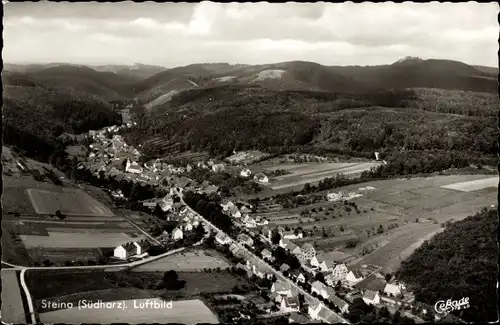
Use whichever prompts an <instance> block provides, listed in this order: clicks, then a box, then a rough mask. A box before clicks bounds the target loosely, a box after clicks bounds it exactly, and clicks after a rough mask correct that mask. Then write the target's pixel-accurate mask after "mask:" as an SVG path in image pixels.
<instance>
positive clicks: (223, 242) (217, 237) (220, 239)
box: [215, 232, 232, 245]
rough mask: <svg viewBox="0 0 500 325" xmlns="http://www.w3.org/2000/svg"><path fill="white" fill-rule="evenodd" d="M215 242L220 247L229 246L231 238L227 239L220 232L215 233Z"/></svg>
mask: <svg viewBox="0 0 500 325" xmlns="http://www.w3.org/2000/svg"><path fill="white" fill-rule="evenodd" d="M215 241H217V242H218V243H219V244H221V245H226V244H230V243H231V242H232V240H231V238H229V237H228V236H226V235H225V234H224V233H222V232H219V233H217V235H215Z"/></svg>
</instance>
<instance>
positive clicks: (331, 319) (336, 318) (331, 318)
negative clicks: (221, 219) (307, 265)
mask: <svg viewBox="0 0 500 325" xmlns="http://www.w3.org/2000/svg"><path fill="white" fill-rule="evenodd" d="M174 191H175V192H176V194H177V195H178V196H179V198H180V201H181V203H182V204H184V205H185V206H186V207H187V208H188V209H189V210H190V211H191V212H192V213H194V214H196V215H198V216H199V217H200V218H201V219H202V220H203V221H204V222H205V224H207V225H208V226H209V227H210V228H212V229H214V230H216V231H217V232H220V233H223V234H224V235H226V236H227V237H228V238H231V236H229V235H228V234H226V233H225V232H223V231H222V230H220V229H219V228H217V227H216V226H215V225H213V224H212V223H211V222H209V221H208V220H207V219H205V217H203V216H202V215H200V214H199V213H198V212H196V211H194V210H193V209H192V208H191V207H190V206H189V205H188V204H186V202H184V198H183V195H182V190H180V191H179V190H177V189H175V190H174ZM231 240H232V242H233V243H234V244H235V245H236V246H237V247H238V248H239V249H241V250H242V251H244V252H245V254H246V255H247V256H251V257H252V258H253V259H254V260H256V261H258V262H259V263H261V264H262V265H265V266H266V267H267V268H268V269H269V270H271V272H272V273H273V274H274V275H275V276H276V279H278V280H280V281H284V282H288V283H289V284H290V285H291V286H292V287H294V288H295V289H297V291H298V292H300V293H302V294H303V295H304V298H306V299H307V300H308V301H313V302H315V303H321V301H319V300H318V299H317V298H315V297H313V296H312V295H311V294H309V293H308V292H306V291H304V290H303V289H302V288H301V287H299V286H298V285H296V284H295V283H294V282H293V281H291V280H290V279H289V278H287V277H285V276H284V275H283V273H281V272H279V271H277V270H276V269H275V268H274V267H272V266H271V265H269V264H268V263H266V262H265V261H264V260H262V259H261V258H260V257H258V256H257V255H255V254H254V253H253V252H251V251H250V250H248V249H247V248H246V247H245V246H243V245H242V244H240V243H238V242H237V241H236V240H234V239H233V238H231ZM322 305H323V306H324V307H323V308H325V309H326V310H327V311H328V312H329V314H330V315H328V317H326V318H327V319H326V318H325V319H323V321H325V322H327V323H344V324H350V323H349V321H347V320H346V319H344V318H343V317H341V316H340V315H339V314H337V313H336V312H334V311H333V310H331V309H330V308H328V307H327V306H325V304H322Z"/></svg>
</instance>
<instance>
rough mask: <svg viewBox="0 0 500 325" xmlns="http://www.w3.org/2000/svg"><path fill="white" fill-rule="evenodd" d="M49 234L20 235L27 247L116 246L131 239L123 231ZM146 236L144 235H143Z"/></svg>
mask: <svg viewBox="0 0 500 325" xmlns="http://www.w3.org/2000/svg"><path fill="white" fill-rule="evenodd" d="M48 234H49V235H48V236H29V235H20V237H21V239H22V240H23V243H24V245H25V246H26V248H28V249H29V248H32V247H54V248H92V247H116V246H118V245H120V244H123V243H125V242H127V241H130V240H131V237H130V236H129V235H127V234H125V233H123V232H116V233H106V234H103V233H83V234H82V233H66V232H48ZM142 237H144V236H142Z"/></svg>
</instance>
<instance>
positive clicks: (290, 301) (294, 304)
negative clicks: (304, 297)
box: [280, 296, 300, 313]
mask: <svg viewBox="0 0 500 325" xmlns="http://www.w3.org/2000/svg"><path fill="white" fill-rule="evenodd" d="M280 309H281V311H282V312H285V313H291V312H297V311H299V309H300V302H299V297H297V296H294V297H288V296H287V297H283V299H282V300H281V306H280Z"/></svg>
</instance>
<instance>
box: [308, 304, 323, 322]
mask: <svg viewBox="0 0 500 325" xmlns="http://www.w3.org/2000/svg"><path fill="white" fill-rule="evenodd" d="M323 308H324V305H323V304H322V303H321V302H318V301H316V300H315V301H314V302H313V303H311V304H310V305H309V307H307V314H309V317H311V318H312V319H313V320H319V312H320V311H321V310H322V309H323Z"/></svg>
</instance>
